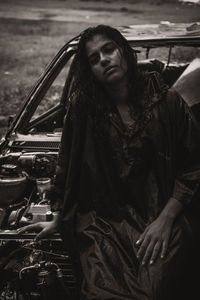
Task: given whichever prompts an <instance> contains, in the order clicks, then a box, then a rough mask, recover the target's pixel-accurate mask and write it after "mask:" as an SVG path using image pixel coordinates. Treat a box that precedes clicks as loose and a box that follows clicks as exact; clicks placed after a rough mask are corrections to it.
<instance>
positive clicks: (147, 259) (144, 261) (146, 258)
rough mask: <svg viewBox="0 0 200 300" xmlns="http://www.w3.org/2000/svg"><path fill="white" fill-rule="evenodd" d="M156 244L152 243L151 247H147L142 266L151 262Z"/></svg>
mask: <svg viewBox="0 0 200 300" xmlns="http://www.w3.org/2000/svg"><path fill="white" fill-rule="evenodd" d="M154 245H155V244H154V242H150V243H149V245H148V246H147V248H146V250H145V253H144V257H143V259H142V265H145V264H146V263H148V262H149V259H150V257H151V255H152V252H153V250H154Z"/></svg>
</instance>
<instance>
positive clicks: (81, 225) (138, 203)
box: [52, 80, 200, 300]
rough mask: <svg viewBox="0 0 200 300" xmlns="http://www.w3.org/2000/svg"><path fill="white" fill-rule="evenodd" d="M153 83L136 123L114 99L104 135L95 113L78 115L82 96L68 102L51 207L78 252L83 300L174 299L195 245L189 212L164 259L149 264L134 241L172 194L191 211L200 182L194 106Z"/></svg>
mask: <svg viewBox="0 0 200 300" xmlns="http://www.w3.org/2000/svg"><path fill="white" fill-rule="evenodd" d="M152 82H153V81H151V80H150V81H149V82H148V84H147V91H146V95H147V97H146V96H145V93H144V105H143V109H142V110H140V111H133V116H134V117H133V120H134V122H133V126H131V128H130V127H127V126H125V124H124V123H123V122H122V119H121V118H120V115H119V113H118V111H117V109H116V108H115V106H114V105H110V106H109V107H108V110H107V111H106V112H105V114H106V115H105V116H104V117H103V118H102V122H101V123H99V124H98V125H99V128H100V129H101V133H102V132H103V135H100V134H99V135H98V134H96V132H94V126H93V120H92V117H91V115H89V114H85V115H84V114H83V115H82V117H81V118H80V119H77V118H73V105H76V95H74V98H73V99H72V100H71V102H70V108H69V114H68V115H67V116H66V120H65V125H64V128H63V135H62V142H61V148H60V154H59V160H58V171H57V176H56V181H55V189H54V196H52V199H54V200H56V201H54V202H53V201H52V206H53V207H54V208H55V209H60V210H61V209H62V210H61V225H62V233H63V239H64V240H68V244H70V245H71V248H72V249H73V250H72V253H73V255H74V256H75V257H78V261H79V262H78V264H80V269H81V270H80V271H81V281H80V299H88V300H91V299H93V300H97V299H98V300H99V299H105V300H107V299H137V300H147V299H158V300H164V299H173V298H172V296H173V295H175V287H174V285H176V286H178V283H179V284H180V282H181V275H182V274H181V273H182V268H183V266H184V262H185V261H186V257H187V255H188V250H189V249H188V247H189V245H191V243H192V242H191V241H192V240H191V238H192V237H191V228H190V224H189V223H188V222H187V220H186V219H185V218H184V217H180V218H179V219H178V220H177V222H176V224H175V226H174V228H173V232H172V235H171V239H170V245H169V248H168V253H167V256H166V258H165V259H164V260H160V259H158V260H157V261H156V263H155V264H154V265H153V266H151V267H150V266H149V265H148V266H146V267H144V266H141V262H139V261H138V259H137V257H136V247H135V242H136V240H137V239H138V237H139V236H140V234H141V233H142V232H143V231H144V229H145V228H146V226H147V225H148V224H150V223H151V222H152V221H153V220H155V219H156V218H157V217H158V215H159V213H160V212H161V210H162V209H163V208H164V206H165V204H166V203H167V201H168V200H169V198H170V197H174V198H176V199H177V200H178V201H180V202H181V203H182V204H183V205H184V206H185V210H186V211H187V207H188V206H189V205H190V204H191V202H192V200H193V198H194V195H195V192H196V190H197V189H198V187H199V182H200V169H199V165H198V162H197V160H198V149H199V148H198V140H199V136H198V132H197V131H196V130H195V128H194V123H193V120H192V119H191V115H190V111H189V108H188V107H187V106H186V104H185V103H184V101H183V100H182V99H181V97H180V96H179V95H178V94H177V93H176V92H174V91H169V92H166V93H164V94H162V93H160V91H159V92H157V89H156V88H155V89H154V93H153V94H151V93H149V86H150V85H152ZM155 86H156V85H155ZM149 95H151V96H149ZM66 243H67V242H66ZM175 283H176V284H175ZM173 287H174V288H173Z"/></svg>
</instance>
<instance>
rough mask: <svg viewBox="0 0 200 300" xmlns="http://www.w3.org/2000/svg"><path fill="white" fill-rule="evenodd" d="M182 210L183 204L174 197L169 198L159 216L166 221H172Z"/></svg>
mask: <svg viewBox="0 0 200 300" xmlns="http://www.w3.org/2000/svg"><path fill="white" fill-rule="evenodd" d="M182 211H183V204H182V203H181V202H180V201H178V200H177V199H175V198H170V199H169V201H168V202H167V204H166V205H165V207H164V208H163V210H162V211H161V213H160V216H159V217H160V218H164V219H165V220H166V221H168V222H174V221H175V220H176V218H177V217H178V216H179V215H180V214H181V212H182Z"/></svg>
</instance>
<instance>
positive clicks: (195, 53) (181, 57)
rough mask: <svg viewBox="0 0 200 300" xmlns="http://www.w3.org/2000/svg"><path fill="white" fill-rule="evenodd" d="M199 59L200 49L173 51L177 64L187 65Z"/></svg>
mask: <svg viewBox="0 0 200 300" xmlns="http://www.w3.org/2000/svg"><path fill="white" fill-rule="evenodd" d="M197 57H200V48H195V47H176V48H175V49H174V50H172V59H173V60H175V61H177V62H182V63H187V62H191V61H192V60H193V59H195V58H197Z"/></svg>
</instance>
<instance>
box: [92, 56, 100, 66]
mask: <svg viewBox="0 0 200 300" xmlns="http://www.w3.org/2000/svg"><path fill="white" fill-rule="evenodd" d="M98 60H99V56H98V55H94V56H92V57H91V58H90V64H91V65H95V64H97V63H98Z"/></svg>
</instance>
